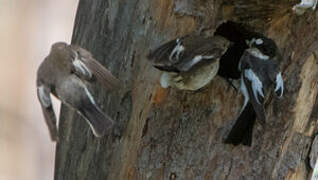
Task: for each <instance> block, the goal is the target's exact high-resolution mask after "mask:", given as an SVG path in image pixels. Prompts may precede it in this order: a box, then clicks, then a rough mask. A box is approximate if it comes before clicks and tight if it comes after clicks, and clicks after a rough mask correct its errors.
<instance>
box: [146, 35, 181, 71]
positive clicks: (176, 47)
mask: <svg viewBox="0 0 318 180" xmlns="http://www.w3.org/2000/svg"><path fill="white" fill-rule="evenodd" d="M183 38H184V37H181V38H177V39H174V40H171V41H169V42H167V43H164V44H162V45H161V46H159V47H158V48H156V49H154V50H152V51H151V52H150V53H149V54H148V56H147V58H148V60H149V61H150V62H152V63H153V65H154V66H155V67H156V68H158V69H159V70H163V71H169V72H171V71H172V72H179V70H178V69H177V68H176V67H174V64H176V63H177V62H178V61H179V59H178V58H176V57H174V58H173V56H171V55H174V54H176V53H179V56H180V54H182V53H183V52H182V51H183V50H184V49H183V50H182V44H181V43H182V40H183Z"/></svg>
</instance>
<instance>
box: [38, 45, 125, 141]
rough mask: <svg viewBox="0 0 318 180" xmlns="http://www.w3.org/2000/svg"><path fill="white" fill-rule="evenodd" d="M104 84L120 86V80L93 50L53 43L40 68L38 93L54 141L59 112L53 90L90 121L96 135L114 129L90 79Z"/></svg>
mask: <svg viewBox="0 0 318 180" xmlns="http://www.w3.org/2000/svg"><path fill="white" fill-rule="evenodd" d="M95 82H97V83H100V84H101V85H102V86H103V87H104V88H106V89H110V88H117V87H119V85H120V82H119V80H118V79H117V78H115V77H114V76H113V75H112V74H111V73H110V71H108V70H107V69H105V68H104V67H103V66H102V65H101V64H100V63H98V62H97V61H96V60H95V59H94V58H93V56H92V55H91V53H90V52H88V51H87V50H85V49H83V48H81V47H79V46H75V45H67V44H66V43H64V42H58V43H55V44H53V45H52V48H51V51H50V54H49V55H48V56H47V57H46V58H45V59H44V61H43V62H42V63H41V65H40V67H39V69H38V71H37V80H36V85H37V95H38V99H39V101H40V104H41V107H42V111H43V115H44V118H45V120H46V123H47V125H48V128H49V132H50V136H51V139H52V140H53V141H56V140H58V128H57V124H56V123H57V122H56V116H55V113H54V110H53V106H52V102H51V98H50V94H51V93H52V94H53V95H54V96H56V97H57V98H58V99H59V100H61V102H62V103H64V104H66V105H68V106H69V107H72V108H73V109H75V110H76V111H77V112H78V113H79V114H80V115H82V116H83V117H84V118H85V119H86V120H87V122H88V124H89V125H90V127H91V129H92V131H93V133H94V135H95V136H97V137H100V136H103V135H104V134H105V133H106V132H107V131H112V130H113V129H112V128H113V126H114V125H115V122H114V121H113V120H112V119H111V118H110V117H109V116H108V115H107V114H105V113H104V112H103V111H102V110H101V109H100V108H99V107H98V106H97V104H96V102H95V100H94V97H93V95H92V94H91V92H90V91H89V90H88V87H87V86H88V85H89V84H91V83H95Z"/></svg>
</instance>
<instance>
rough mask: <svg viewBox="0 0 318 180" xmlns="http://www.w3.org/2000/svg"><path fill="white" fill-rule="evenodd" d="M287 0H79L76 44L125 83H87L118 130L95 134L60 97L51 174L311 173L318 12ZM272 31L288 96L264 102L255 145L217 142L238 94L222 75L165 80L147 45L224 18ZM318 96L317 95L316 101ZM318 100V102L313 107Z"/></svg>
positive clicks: (209, 28)
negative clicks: (118, 133) (176, 83)
mask: <svg viewBox="0 0 318 180" xmlns="http://www.w3.org/2000/svg"><path fill="white" fill-rule="evenodd" d="M296 3H297V2H291V1H290V0H281V1H279V2H278V1H270V0H267V1H262V2H260V1H258V0H127V1H122V0H117V1H106V0H94V1H91V0H80V2H79V6H78V10H77V16H76V21H75V27H74V34H73V40H72V43H73V44H79V45H81V46H82V47H84V48H86V49H88V50H90V51H91V52H92V54H94V57H95V58H96V59H97V60H99V61H100V62H101V63H102V64H103V65H105V67H107V68H108V69H109V70H111V71H112V73H113V74H114V75H115V76H116V77H118V78H119V79H120V80H121V81H122V82H123V84H124V86H125V87H124V88H123V89H120V90H119V91H118V92H115V93H113V92H110V93H109V92H104V91H102V90H100V89H98V87H92V88H93V89H94V90H95V91H94V92H95V93H94V95H95V97H96V99H97V101H98V104H100V105H101V106H102V108H103V110H104V111H105V112H107V113H109V115H110V116H111V117H113V118H114V119H115V120H116V122H118V123H119V124H120V125H121V126H122V127H123V129H124V130H123V135H122V137H121V138H116V137H112V136H106V137H104V138H102V139H98V138H95V137H94V136H93V135H92V133H91V132H90V130H89V127H88V126H87V124H86V122H85V121H84V120H83V119H82V118H81V117H80V116H79V115H78V114H76V113H75V112H74V111H73V110H71V109H69V108H67V107H65V106H63V107H62V111H61V118H60V124H59V129H60V142H59V143H58V144H57V150H56V167H55V179H68V180H70V179H76V180H78V179H94V180H99V179H111V180H113V179H116V180H117V179H123V180H126V179H138V180H139V179H172V180H173V179H217V180H219V179H229V180H230V179H307V178H310V173H311V169H310V168H309V163H308V162H309V161H308V154H309V150H310V147H311V143H312V140H313V136H314V135H315V133H316V122H317V119H318V113H317V109H318V104H317V102H318V96H317V92H318V86H317V84H318V60H317V57H316V52H317V53H318V51H316V48H317V45H318V41H317V40H316V39H317V36H318V24H317V23H318V13H317V12H316V11H312V10H308V11H307V12H306V13H305V14H304V15H302V16H296V15H295V14H294V13H293V12H292V11H291V8H292V6H293V5H295V4H296ZM226 20H227V21H233V22H236V23H240V24H241V25H243V26H244V27H246V28H249V30H253V31H256V32H260V33H263V34H265V35H267V36H268V37H270V38H272V39H274V40H275V41H276V43H277V45H278V46H279V48H280V50H281V53H282V56H283V59H282V62H281V65H280V66H281V70H282V73H283V78H284V81H285V92H284V98H282V99H278V98H275V97H273V98H271V100H270V101H269V102H268V103H267V104H266V112H267V114H266V118H267V121H266V128H265V129H263V128H261V125H260V124H256V127H255V129H254V132H253V143H252V146H251V147H246V146H242V145H239V146H233V145H225V144H223V141H224V138H225V137H226V136H227V135H228V133H229V131H230V130H231V128H232V126H233V124H234V122H235V120H236V118H237V116H238V115H239V111H240V108H241V106H242V103H243V97H242V95H241V93H239V92H237V91H236V90H234V89H233V88H232V87H231V86H229V84H228V83H227V82H226V81H225V80H224V79H223V78H221V77H216V78H215V79H214V80H213V81H212V82H211V83H210V84H209V85H208V87H206V88H204V89H202V90H199V91H197V92H188V91H179V90H175V89H169V88H168V89H163V88H161V87H160V85H159V78H160V74H161V72H160V71H158V70H156V69H155V68H153V67H152V66H151V64H150V63H149V62H147V59H146V56H147V53H148V52H149V49H153V48H155V47H157V46H158V45H160V44H161V43H163V42H167V41H168V40H171V39H173V38H176V37H178V36H182V35H185V34H188V33H192V32H203V31H211V32H214V31H215V30H216V29H217V27H218V26H219V25H220V24H222V23H223V22H225V21H226ZM315 102H316V105H315ZM313 109H314V110H313Z"/></svg>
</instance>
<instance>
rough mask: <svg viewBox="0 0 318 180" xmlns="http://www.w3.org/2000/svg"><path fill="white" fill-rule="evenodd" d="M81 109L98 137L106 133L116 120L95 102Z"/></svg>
mask: <svg viewBox="0 0 318 180" xmlns="http://www.w3.org/2000/svg"><path fill="white" fill-rule="evenodd" d="M80 111H81V114H82V115H83V116H84V117H85V119H86V120H87V122H88V124H89V125H90V127H91V129H92V131H93V133H94V135H95V136H96V137H101V136H103V135H105V134H106V133H107V131H111V129H112V127H113V126H114V121H113V120H112V119H111V118H110V117H109V116H108V115H106V114H104V113H103V112H102V111H101V110H100V109H99V108H98V107H97V106H95V105H93V104H90V105H85V106H83V107H82V108H81V109H80Z"/></svg>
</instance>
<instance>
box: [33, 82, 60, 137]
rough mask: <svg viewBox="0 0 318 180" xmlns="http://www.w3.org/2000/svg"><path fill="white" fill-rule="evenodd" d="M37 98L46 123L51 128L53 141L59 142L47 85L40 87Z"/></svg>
mask: <svg viewBox="0 0 318 180" xmlns="http://www.w3.org/2000/svg"><path fill="white" fill-rule="evenodd" d="M37 96H38V99H39V101H40V104H41V108H42V112H43V115H44V119H45V122H46V124H47V126H48V128H49V132H50V136H51V139H52V141H58V130H57V123H56V116H55V113H54V109H53V106H52V101H51V97H50V89H49V88H48V87H47V86H45V85H40V86H38V87H37Z"/></svg>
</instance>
